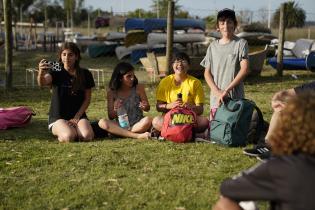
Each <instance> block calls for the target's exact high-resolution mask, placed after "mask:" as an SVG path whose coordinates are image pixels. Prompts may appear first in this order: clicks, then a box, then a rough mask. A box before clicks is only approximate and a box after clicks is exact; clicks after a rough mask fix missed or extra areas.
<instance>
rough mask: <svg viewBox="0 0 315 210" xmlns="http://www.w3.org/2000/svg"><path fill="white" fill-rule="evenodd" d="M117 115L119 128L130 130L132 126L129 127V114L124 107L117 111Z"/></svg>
mask: <svg viewBox="0 0 315 210" xmlns="http://www.w3.org/2000/svg"><path fill="white" fill-rule="evenodd" d="M117 115H118V122H119V126H120V127H122V128H124V129H127V130H129V129H130V125H129V119H128V114H127V111H126V109H125V107H124V106H121V107H119V109H118V110H117Z"/></svg>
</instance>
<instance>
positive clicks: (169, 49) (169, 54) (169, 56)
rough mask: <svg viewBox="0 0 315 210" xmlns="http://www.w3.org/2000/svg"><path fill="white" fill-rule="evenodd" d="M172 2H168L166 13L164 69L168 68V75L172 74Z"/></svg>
mask: <svg viewBox="0 0 315 210" xmlns="http://www.w3.org/2000/svg"><path fill="white" fill-rule="evenodd" d="M173 24H174V2H173V0H168V11H167V42H166V44H167V46H166V68H168V71H167V72H168V74H171V73H172V71H173V70H172V68H171V59H172V54H173V40H174V32H173V31H174V29H173Z"/></svg>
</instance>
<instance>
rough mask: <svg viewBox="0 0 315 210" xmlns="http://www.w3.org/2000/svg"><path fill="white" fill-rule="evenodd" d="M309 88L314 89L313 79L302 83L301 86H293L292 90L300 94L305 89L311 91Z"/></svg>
mask: <svg viewBox="0 0 315 210" xmlns="http://www.w3.org/2000/svg"><path fill="white" fill-rule="evenodd" d="M311 90H312V91H315V81H313V82H310V83H306V84H303V85H301V86H298V87H296V88H294V91H295V92H296V94H300V93H303V92H305V91H311Z"/></svg>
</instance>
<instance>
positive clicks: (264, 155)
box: [256, 151, 271, 162]
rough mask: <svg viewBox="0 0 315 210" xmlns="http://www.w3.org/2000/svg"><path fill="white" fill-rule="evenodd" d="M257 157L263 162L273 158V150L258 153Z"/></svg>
mask: <svg viewBox="0 0 315 210" xmlns="http://www.w3.org/2000/svg"><path fill="white" fill-rule="evenodd" d="M256 158H257V160H260V161H262V162H263V161H267V160H269V159H270V158H271V152H270V151H268V152H264V153H262V154H260V155H258V156H257V157H256Z"/></svg>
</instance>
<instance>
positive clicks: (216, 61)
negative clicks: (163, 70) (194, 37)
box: [200, 9, 248, 119]
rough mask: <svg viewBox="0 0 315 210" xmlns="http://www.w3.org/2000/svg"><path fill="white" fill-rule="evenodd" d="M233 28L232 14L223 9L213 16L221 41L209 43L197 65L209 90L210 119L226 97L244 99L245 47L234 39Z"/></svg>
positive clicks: (241, 42)
mask: <svg viewBox="0 0 315 210" xmlns="http://www.w3.org/2000/svg"><path fill="white" fill-rule="evenodd" d="M236 27H237V20H236V16H235V12H234V11H233V10H230V9H223V10H221V11H219V13H218V15H217V30H219V31H220V33H221V35H222V37H221V39H217V40H215V41H213V42H212V43H211V44H210V45H209V47H208V50H207V54H206V56H205V58H204V59H203V60H202V61H201V63H200V65H202V66H203V67H205V73H204V77H205V80H206V82H207V84H208V86H209V87H210V89H211V95H210V106H211V114H210V119H212V117H213V116H214V114H215V111H216V109H217V107H219V106H220V104H221V103H222V102H223V99H224V98H225V97H227V96H231V97H232V98H234V99H238V98H244V85H243V80H244V78H245V76H246V74H247V73H248V44H247V41H246V40H244V39H240V38H238V37H236V36H235V35H234V31H235V29H236Z"/></svg>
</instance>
